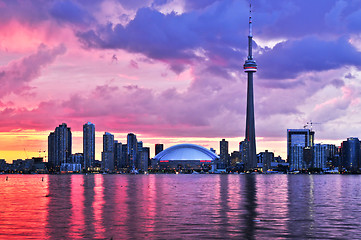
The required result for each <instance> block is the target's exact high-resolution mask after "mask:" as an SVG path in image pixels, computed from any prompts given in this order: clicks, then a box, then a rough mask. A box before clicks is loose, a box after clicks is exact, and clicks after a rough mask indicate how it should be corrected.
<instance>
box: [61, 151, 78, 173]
mask: <svg viewBox="0 0 361 240" xmlns="http://www.w3.org/2000/svg"><path fill="white" fill-rule="evenodd" d="M82 163H84V155H83V153H75V154H72V155H70V156H69V159H68V161H67V163H62V164H61V166H60V171H62V172H80V171H81V170H82Z"/></svg>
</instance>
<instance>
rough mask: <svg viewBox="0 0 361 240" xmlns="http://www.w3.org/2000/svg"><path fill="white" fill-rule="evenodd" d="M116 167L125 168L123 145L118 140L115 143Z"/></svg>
mask: <svg viewBox="0 0 361 240" xmlns="http://www.w3.org/2000/svg"><path fill="white" fill-rule="evenodd" d="M114 167H115V168H116V169H120V168H124V167H125V166H124V164H123V161H122V143H121V142H118V141H117V140H115V141H114Z"/></svg>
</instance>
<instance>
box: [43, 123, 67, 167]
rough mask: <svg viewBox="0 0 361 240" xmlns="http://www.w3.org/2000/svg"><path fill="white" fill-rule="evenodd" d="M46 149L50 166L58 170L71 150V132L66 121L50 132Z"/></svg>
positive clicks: (65, 161)
mask: <svg viewBox="0 0 361 240" xmlns="http://www.w3.org/2000/svg"><path fill="white" fill-rule="evenodd" d="M48 151H49V158H48V161H49V165H50V168H52V169H54V170H59V169H60V166H61V164H65V163H67V161H68V159H69V157H70V156H71V151H72V134H71V130H70V128H69V127H68V126H67V125H66V123H63V124H61V125H59V127H56V128H55V131H54V132H51V133H50V135H49V137H48Z"/></svg>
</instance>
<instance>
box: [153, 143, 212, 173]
mask: <svg viewBox="0 0 361 240" xmlns="http://www.w3.org/2000/svg"><path fill="white" fill-rule="evenodd" d="M153 159H154V160H155V161H156V162H157V164H158V165H159V167H160V168H177V169H179V168H182V169H202V168H208V167H210V166H211V165H212V164H214V162H215V161H217V160H218V159H219V156H218V155H216V154H215V153H214V152H212V151H210V150H208V149H207V148H204V147H202V146H199V145H195V144H178V145H174V146H172V147H170V148H167V149H165V150H164V151H162V152H160V153H158V154H157V155H156V156H155V157H154V158H153Z"/></svg>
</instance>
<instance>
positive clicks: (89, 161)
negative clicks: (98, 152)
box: [82, 122, 95, 170]
mask: <svg viewBox="0 0 361 240" xmlns="http://www.w3.org/2000/svg"><path fill="white" fill-rule="evenodd" d="M83 153H84V162H82V166H83V169H85V170H90V168H92V167H94V160H95V125H94V124H93V123H91V122H87V123H85V124H84V125H83Z"/></svg>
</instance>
